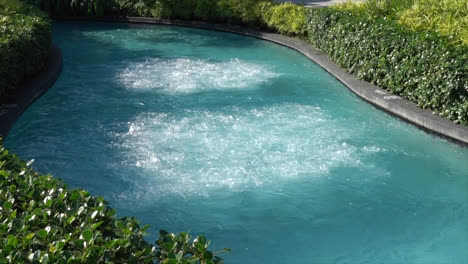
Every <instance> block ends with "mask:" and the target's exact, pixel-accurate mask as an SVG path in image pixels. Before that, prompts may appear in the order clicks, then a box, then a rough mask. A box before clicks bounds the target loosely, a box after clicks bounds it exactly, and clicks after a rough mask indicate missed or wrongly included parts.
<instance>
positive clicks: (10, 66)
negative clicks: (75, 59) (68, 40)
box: [0, 0, 52, 96]
mask: <svg viewBox="0 0 468 264" xmlns="http://www.w3.org/2000/svg"><path fill="white" fill-rule="evenodd" d="M51 38H52V37H51V30H50V23H49V21H48V19H47V18H46V14H44V13H42V12H40V11H39V10H37V9H36V8H32V7H29V6H25V5H23V4H21V3H20V2H18V1H12V0H2V1H0V96H1V95H3V94H5V93H6V92H7V91H8V90H12V89H15V88H16V87H17V86H18V85H19V83H20V82H21V81H22V80H24V79H26V78H28V77H29V76H31V75H33V74H35V73H37V72H38V71H40V70H41V69H42V68H43V67H44V62H45V61H46V58H47V56H48V55H49V51H50V45H51Z"/></svg>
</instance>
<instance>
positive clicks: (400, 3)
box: [335, 0, 468, 46]
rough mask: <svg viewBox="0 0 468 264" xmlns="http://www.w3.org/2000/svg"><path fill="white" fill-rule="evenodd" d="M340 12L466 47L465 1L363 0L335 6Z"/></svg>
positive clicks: (467, 6) (467, 9)
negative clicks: (384, 21)
mask: <svg viewBox="0 0 468 264" xmlns="http://www.w3.org/2000/svg"><path fill="white" fill-rule="evenodd" d="M335 8H337V9H340V10H347V11H352V12H354V13H356V12H359V13H361V15H362V14H366V15H368V16H374V17H375V16H380V17H383V16H385V17H387V18H388V19H392V20H396V21H397V22H398V23H399V24H400V25H402V26H404V27H406V28H409V29H411V30H413V31H419V32H424V31H430V32H435V33H436V34H438V35H440V36H447V37H448V38H449V42H450V44H452V45H456V46H457V45H465V46H466V45H468V2H467V1H466V0H367V1H365V2H362V3H351V2H347V3H344V4H341V5H337V6H336V7H335Z"/></svg>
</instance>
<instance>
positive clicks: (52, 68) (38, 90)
mask: <svg viewBox="0 0 468 264" xmlns="http://www.w3.org/2000/svg"><path fill="white" fill-rule="evenodd" d="M62 66H63V56H62V51H61V50H60V48H59V47H57V46H56V45H55V44H52V45H51V47H50V53H49V57H47V60H46V62H45V66H44V68H43V69H42V70H41V71H40V72H38V73H37V74H35V75H34V76H33V77H32V78H29V79H27V80H25V81H24V82H22V83H21V84H20V86H19V87H18V88H17V89H16V90H14V91H12V92H9V93H7V94H6V95H5V96H4V97H2V98H0V137H3V138H5V137H6V136H7V135H8V132H9V131H10V129H11V128H12V127H13V125H14V124H15V122H16V120H18V118H19V117H20V116H21V114H23V112H24V111H26V109H27V108H28V107H29V106H30V105H31V104H32V103H34V101H35V100H36V99H37V98H39V97H41V95H43V94H44V93H45V92H46V91H47V90H48V89H49V88H50V87H52V85H54V83H55V81H56V80H57V79H58V77H59V76H60V73H61V72H62Z"/></svg>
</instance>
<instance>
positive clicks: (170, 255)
mask: <svg viewBox="0 0 468 264" xmlns="http://www.w3.org/2000/svg"><path fill="white" fill-rule="evenodd" d="M29 166H30V164H27V163H25V162H24V161H22V160H21V159H19V158H18V157H17V156H15V155H12V154H10V153H9V152H8V151H7V150H5V149H4V148H3V146H2V145H1V142H0V263H4V261H8V262H9V263H26V262H28V263H104V262H114V263H154V262H155V261H156V262H158V263H159V262H160V263H202V264H203V263H205V264H209V263H222V259H220V258H219V257H217V256H215V255H216V254H219V253H221V252H225V251H229V250H228V249H224V250H223V251H221V252H218V253H213V252H211V251H209V250H207V247H208V245H209V241H207V240H206V238H205V237H203V236H199V237H197V238H196V239H195V240H193V241H192V240H191V239H190V236H189V235H188V234H187V233H179V234H177V235H175V234H169V233H167V232H165V231H160V237H159V238H158V240H157V241H156V245H155V246H153V245H151V244H149V243H147V242H146V241H145V240H144V239H143V236H144V235H145V234H146V232H145V231H146V230H147V229H148V226H140V224H139V223H138V221H137V220H136V219H135V218H126V217H124V218H120V219H117V218H116V216H115V210H113V209H111V208H110V207H108V206H107V202H106V201H105V200H104V199H103V198H100V197H93V196H91V195H90V194H89V193H88V192H87V191H84V190H70V189H68V188H67V186H66V185H64V184H62V183H61V182H60V181H59V180H57V179H54V178H53V177H52V176H50V175H40V174H38V173H36V172H35V171H33V170H32V169H31V168H30V167H29Z"/></svg>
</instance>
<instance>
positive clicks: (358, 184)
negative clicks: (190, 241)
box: [5, 22, 468, 263]
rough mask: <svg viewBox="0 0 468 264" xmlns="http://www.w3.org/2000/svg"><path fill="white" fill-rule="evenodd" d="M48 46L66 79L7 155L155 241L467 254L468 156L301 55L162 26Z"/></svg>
mask: <svg viewBox="0 0 468 264" xmlns="http://www.w3.org/2000/svg"><path fill="white" fill-rule="evenodd" d="M54 38H55V41H56V42H57V44H58V46H60V47H61V48H62V49H63V53H64V69H63V73H62V75H61V77H60V78H59V80H58V82H57V83H56V84H55V86H54V87H53V88H52V89H51V90H50V91H49V92H48V93H46V94H45V95H44V96H43V97H41V98H40V99H39V100H38V101H37V102H36V103H34V104H33V105H32V106H31V107H30V108H29V109H28V110H27V111H26V113H25V114H24V115H23V116H22V117H21V118H20V120H19V121H18V122H17V124H16V125H15V127H14V128H13V130H12V131H11V132H10V135H9V137H8V138H7V141H6V142H5V144H6V146H7V147H8V148H10V149H11V150H12V151H14V152H16V153H18V154H19V155H20V156H21V157H23V158H25V159H31V158H35V160H36V161H35V163H34V167H35V168H36V169H37V170H39V171H41V172H50V173H52V174H53V175H55V176H56V177H59V178H62V179H64V181H65V182H66V183H68V184H69V185H70V186H72V187H80V188H85V189H87V190H89V191H91V193H93V194H94V195H102V196H104V197H105V198H106V199H108V200H109V201H110V204H111V206H113V207H115V208H117V210H118V212H119V214H120V215H122V216H123V215H134V216H137V217H138V218H139V219H141V220H142V222H144V223H147V224H150V225H151V226H152V227H153V229H152V233H153V234H155V233H156V231H155V229H156V228H163V229H167V230H169V231H182V230H189V229H190V230H192V233H193V234H200V233H203V234H205V235H206V236H207V237H209V238H210V239H212V247H213V249H217V248H218V249H219V248H222V247H230V248H232V249H233V251H234V252H233V253H230V254H228V255H225V259H226V262H227V263H447V262H448V263H466V262H467V261H468V252H467V251H466V248H468V225H467V224H466V223H467V222H468V213H467V207H468V193H467V190H468V177H467V176H468V175H467V172H468V162H467V161H468V150H467V149H464V148H462V147H459V146H457V145H454V144H451V143H449V142H446V141H445V140H442V139H438V138H435V137H433V136H430V135H428V134H426V133H424V132H422V131H419V130H418V129H416V128H414V127H413V126H410V125H407V124H405V123H403V122H401V121H399V120H397V119H395V118H393V117H390V116H389V115H387V114H385V113H383V112H380V111H375V109H373V107H371V106H369V105H368V104H366V103H364V102H362V101H361V100H360V99H358V98H357V97H356V96H355V95H353V94H352V93H350V92H349V91H348V90H347V89H346V88H345V87H344V86H343V85H342V84H341V83H339V82H338V81H336V80H335V79H334V78H333V77H331V76H330V75H328V74H327V73H326V72H325V71H324V70H322V69H321V68H320V67H319V66H317V65H316V64H314V63H312V62H310V61H309V60H308V59H307V58H305V57H304V56H302V55H300V54H298V53H297V52H294V51H292V50H289V49H287V48H285V47H282V46H278V45H275V44H272V43H269V42H265V41H261V40H257V39H253V38H248V37H243V36H238V35H232V34H227V33H219V32H211V31H203V30H195V29H187V28H177V27H165V26H145V25H127V24H105V23H100V24H92V23H65V22H63V23H56V24H55V25H54ZM154 238H155V237H154V236H152V237H149V238H148V239H149V240H153V239H154Z"/></svg>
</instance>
